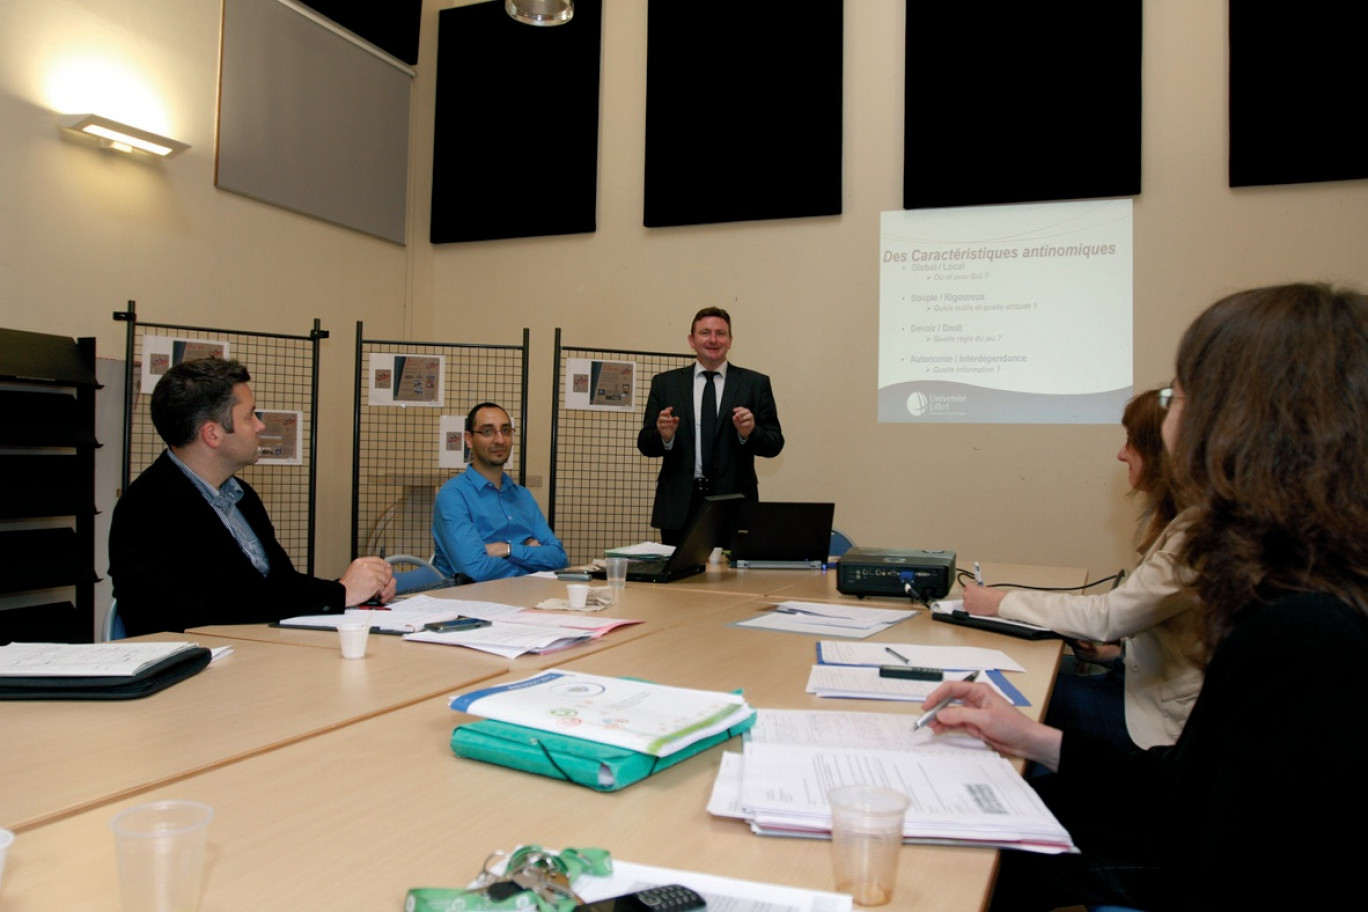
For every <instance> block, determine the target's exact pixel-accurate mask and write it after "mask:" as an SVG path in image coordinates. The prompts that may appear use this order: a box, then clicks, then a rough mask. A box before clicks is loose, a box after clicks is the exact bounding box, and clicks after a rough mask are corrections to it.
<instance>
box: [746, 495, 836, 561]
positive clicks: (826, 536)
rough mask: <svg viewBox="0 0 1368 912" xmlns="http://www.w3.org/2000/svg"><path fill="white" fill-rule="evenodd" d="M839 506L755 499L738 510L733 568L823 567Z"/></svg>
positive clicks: (829, 548) (828, 551)
mask: <svg viewBox="0 0 1368 912" xmlns="http://www.w3.org/2000/svg"><path fill="white" fill-rule="evenodd" d="M835 515H836V505H835V504H830V503H784V502H780V501H771V500H765V501H756V502H755V503H748V504H743V505H742V506H741V508H740V509H739V510H737V512H736V531H735V532H733V533H732V547H731V563H732V566H733V567H747V568H750V569H752V570H756V569H779V570H795V569H821V567H822V566H823V565H824V564H825V563H826V561H827V557H828V556H829V555H830V552H831V521H832V519H833V517H834V516H835Z"/></svg>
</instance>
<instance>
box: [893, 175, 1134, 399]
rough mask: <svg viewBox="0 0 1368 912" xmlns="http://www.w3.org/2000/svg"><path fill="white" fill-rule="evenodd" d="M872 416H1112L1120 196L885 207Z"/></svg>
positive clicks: (1127, 255) (1120, 268)
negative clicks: (1013, 203)
mask: <svg viewBox="0 0 1368 912" xmlns="http://www.w3.org/2000/svg"><path fill="white" fill-rule="evenodd" d="M881 235H882V238H881V244H880V251H879V254H880V267H879V275H880V278H879V420H880V421H887V422H956V423H1001V424H1115V423H1116V422H1118V421H1119V420H1120V419H1121V410H1122V408H1123V407H1124V406H1125V403H1126V400H1127V399H1128V398H1130V395H1131V373H1132V368H1131V259H1132V247H1131V201H1130V200H1129V199H1124V200H1092V201H1087V202H1068V203H1043V204H1038V205H1029V206H980V207H972V208H964V209H925V210H911V211H898V212H885V213H883V218H882V231H881Z"/></svg>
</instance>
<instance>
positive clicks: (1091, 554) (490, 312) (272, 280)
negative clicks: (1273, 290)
mask: <svg viewBox="0 0 1368 912" xmlns="http://www.w3.org/2000/svg"><path fill="white" fill-rule="evenodd" d="M447 5H450V4H448V3H439V2H436V0H428V2H426V3H425V5H424V6H425V9H424V17H425V18H424V36H423V50H422V59H421V61H420V67H419V77H418V80H417V82H416V84H415V110H416V112H417V116H416V117H415V124H414V133H413V138H414V143H413V152H412V156H413V162H414V167H413V172H412V175H411V178H410V182H411V185H412V188H413V189H412V197H411V225H412V228H411V232H410V239H411V243H410V246H409V247H408V248H399V247H396V246H394V245H390V244H387V243H385V242H382V241H375V240H372V239H369V238H366V237H362V236H360V235H357V234H355V233H353V232H350V231H346V230H344V229H340V228H334V227H331V226H328V225H324V224H321V223H318V222H314V221H312V220H310V219H306V218H302V217H299V216H295V215H292V214H290V213H286V212H282V211H280V210H277V209H274V208H272V207H269V206H264V205H261V204H259V203H255V202H253V201H250V200H246V199H242V198H240V197H236V196H233V195H232V194H227V193H221V192H219V191H217V190H215V189H214V188H213V130H214V98H215V84H216V66H217V34H218V15H219V9H218V3H217V2H215V0H7V2H6V3H5V4H3V5H0V127H3V131H4V135H5V137H6V139H5V142H4V143H2V144H0V174H3V175H4V178H3V180H4V183H3V195H2V196H0V308H2V309H3V318H2V319H0V323H3V325H8V326H14V327H18V328H23V329H31V330H40V331H48V332H62V333H69V334H72V335H78V334H79V335H87V334H94V335H96V336H98V337H99V344H100V348H101V350H102V352H104V353H105V354H114V353H118V352H121V351H122V342H123V334H122V327H121V326H120V325H118V324H114V323H113V322H112V321H110V318H109V312H110V311H111V310H113V309H115V308H117V307H120V306H121V304H122V302H123V301H124V300H125V299H128V298H135V299H137V300H138V302H139V311H140V313H141V314H143V316H144V318H145V319H148V320H156V321H161V322H187V323H208V324H210V325H217V324H220V323H226V324H230V325H234V326H253V327H258V328H261V329H267V330H273V331H281V332H300V331H302V330H303V329H306V328H307V326H308V325H309V322H310V321H311V320H312V318H313V317H315V316H318V317H321V318H322V319H323V321H324V325H325V326H326V327H327V328H329V329H331V330H332V331H333V338H332V340H331V341H329V342H328V343H327V344H326V346H325V355H324V365H325V378H326V379H327V384H326V385H325V391H324V395H323V402H322V404H323V407H324V418H323V425H324V427H325V428H328V431H327V432H326V433H325V436H324V444H325V446H324V449H323V452H322V454H321V456H320V470H321V471H320V475H321V479H322V492H321V493H322V497H321V499H320V516H319V519H320V522H319V533H320V535H319V544H320V549H321V551H320V569H321V570H327V571H331V572H337V571H339V570H340V569H341V567H342V565H343V564H344V563H345V557H346V554H347V540H346V533H345V530H346V528H347V526H348V524H349V521H348V517H347V512H346V511H347V504H348V501H349V483H350V466H349V464H348V459H349V456H348V454H349V447H348V446H347V437H348V435H349V433H350V417H349V415H350V401H351V400H350V393H349V392H345V391H347V390H349V389H350V384H351V380H350V373H351V350H352V349H351V346H352V341H353V339H352V337H353V334H354V333H353V330H354V323H355V320H356V319H358V318H364V319H365V320H366V321H367V334H368V335H371V334H372V327H373V328H374V334H375V335H377V336H379V335H381V334H386V335H394V336H397V337H405V338H414V339H437V340H443V341H479V342H514V341H516V340H517V338H518V333H519V332H520V330H521V328H522V327H523V326H529V327H531V329H532V344H533V356H532V357H533V366H534V373H533V386H532V395H531V414H530V416H529V428H530V431H531V433H532V438H533V439H532V440H531V449H530V454H529V455H530V463H529V469H530V471H531V473H532V474H534V475H541V476H543V477H544V476H545V474H546V470H547V433H546V428H547V422H548V406H547V403H548V401H549V399H550V392H549V389H548V384H549V381H550V362H551V354H552V341H553V333H554V329H555V327H557V326H560V327H563V328H564V329H565V330H566V342H567V344H571V345H604V346H609V347H623V348H648V349H675V348H679V349H683V347H684V336H685V334H686V332H687V328H688V317H689V315H690V314H691V313H692V312H693V310H694V309H696V308H697V307H699V306H703V305H706V304H719V305H721V306H724V307H727V308H728V309H730V310H731V312H732V315H733V318H734V320H735V332H736V335H737V342H736V345H735V347H734V349H733V354H734V357H735V360H736V361H737V363H740V364H743V365H745V366H748V367H752V368H756V369H758V370H762V371H765V372H767V373H769V374H770V375H771V376H772V377H773V379H774V384H775V390H776V395H777V397H778V402H779V409H780V415H781V417H782V419H783V422H784V429H785V432H786V435H787V437H788V441H789V443H788V447H787V449H786V450H785V452H784V454H783V455H782V456H780V457H779V458H778V459H775V460H771V461H768V462H765V463H764V464H763V465H762V466H761V489H762V495H763V496H766V497H769V498H774V499H799V498H814V497H820V498H823V499H831V500H834V501H835V502H836V503H837V522H838V524H839V525H841V526H842V527H844V528H845V529H846V530H847V531H848V532H850V533H851V534H852V535H853V536H854V537H855V538H856V540H857V541H860V542H862V543H869V544H877V545H885V546H910V547H949V548H955V549H957V550H959V551H960V553H961V555H962V556H964V557H965V558H967V559H972V558H974V557H981V558H986V559H996V560H1015V561H1026V562H1037V563H1049V562H1055V563H1068V564H1077V565H1084V566H1087V567H1088V568H1089V569H1090V570H1091V571H1092V572H1093V573H1094V574H1095V575H1103V574H1105V573H1109V572H1111V571H1113V570H1115V568H1116V567H1117V566H1120V565H1121V564H1122V563H1129V561H1130V553H1129V548H1128V545H1129V536H1130V531H1131V522H1132V507H1131V505H1130V504H1129V503H1128V502H1127V501H1126V500H1125V499H1124V497H1123V494H1124V488H1125V482H1124V478H1125V476H1124V473H1123V470H1122V468H1121V466H1120V465H1119V464H1117V463H1115V462H1114V461H1113V455H1114V453H1115V451H1116V449H1117V448H1118V446H1119V445H1120V442H1121V434H1120V432H1119V430H1118V429H1116V428H1113V427H1072V426H972V425H941V426H916V425H880V424H878V423H877V421H876V416H875V380H876V370H877V368H876V364H875V360H874V359H875V351H876V337H877V332H878V255H877V249H878V231H879V213H880V212H881V211H884V210H890V209H896V208H898V207H899V205H900V201H901V186H902V176H901V149H902V140H901V131H902V116H903V115H902V109H903V91H902V35H903V30H904V26H905V17H904V12H903V9H904V4H903V2H901V0H847V2H846V4H845V7H846V33H845V47H846V75H847V79H846V89H845V124H846V127H845V144H844V153H845V177H844V186H845V190H844V214H843V215H841V216H838V217H832V218H816V219H797V220H787V221H775V222H753V223H743V224H734V225H716V226H701V227H691V228H675V229H654V230H651V231H647V230H646V229H644V228H642V227H641V205H642V198H641V194H642V190H641V183H642V179H641V174H642V164H643V135H644V124H645V113H644V111H645V83H644V74H645V62H646V41H645V37H646V6H647V5H646V3H644V2H642V0H605V10H604V44H603V88H602V111H601V126H600V159H599V162H600V169H599V207H598V225H599V230H598V231H597V232H596V233H595V234H593V235H585V236H575V237H562V238H535V239H526V240H512V241H498V242H487V243H480V244H467V245H447V246H443V247H441V248H436V249H434V248H432V247H431V246H430V245H429V244H428V243H427V242H426V236H427V211H428V194H429V191H430V172H431V127H430V125H429V121H430V118H431V114H430V112H431V110H432V103H433V92H434V88H435V78H436V73H435V72H434V67H433V63H432V62H433V61H434V59H435V49H436V39H437V30H436V21H437V11H438V10H439V9H440V8H443V7H445V6H447ZM1225 30H1226V4H1225V3H1222V2H1219V0H1150V2H1148V3H1146V4H1145V37H1144V46H1145V58H1144V60H1145V64H1144V96H1145V109H1144V163H1143V164H1144V188H1143V193H1142V195H1141V196H1140V197H1138V198H1137V200H1136V204H1135V224H1134V230H1135V248H1136V261H1135V381H1136V384H1137V385H1139V386H1144V385H1148V384H1153V383H1158V382H1162V381H1163V380H1165V379H1167V378H1168V376H1169V374H1170V373H1171V358H1172V352H1173V347H1174V344H1175V342H1176V340H1177V338H1178V336H1179V334H1180V333H1181V331H1182V328H1183V326H1184V325H1185V324H1186V323H1187V321H1189V320H1190V319H1191V318H1192V316H1193V315H1194V314H1195V313H1196V312H1197V311H1198V310H1199V309H1200V308H1201V307H1202V306H1204V305H1205V304H1206V303H1208V302H1210V301H1211V300H1212V299H1214V298H1215V297H1217V296H1219V295H1221V294H1224V293H1226V292H1229V291H1232V290H1235V289H1238V288H1241V287H1245V286H1249V285H1254V284H1261V283H1269V282H1279V281H1287V280H1294V279H1302V278H1310V279H1325V280H1331V281H1339V282H1348V283H1352V284H1356V285H1359V286H1363V287H1368V258H1365V256H1364V251H1365V250H1368V181H1350V182H1339V183H1332V184H1323V185H1298V186H1291V187H1272V188H1258V189H1248V190H1239V191H1232V190H1230V189H1229V188H1228V187H1226V186H1225V183H1226V173H1225V158H1226V138H1225V136H1226V134H1225V106H1226V89H1225V71H1226V63H1227V57H1226V38H1225V34H1226V32H1225ZM947 37H948V39H950V40H953V38H954V36H947ZM966 40H967V41H970V42H971V38H970V37H968V36H966ZM1099 40H1100V39H1099ZM97 41H98V42H102V43H103V46H104V48H105V50H104V51H103V53H104V54H105V55H106V56H107V57H109V58H112V59H116V60H121V61H126V62H129V63H131V64H133V65H135V66H136V67H137V68H139V70H140V71H141V72H142V73H143V74H144V76H145V77H146V79H147V80H148V82H149V84H150V85H151V86H152V87H153V89H155V92H156V93H157V95H159V96H160V98H161V100H162V102H163V103H164V105H165V107H166V111H167V116H168V119H169V120H168V122H167V123H166V124H164V125H163V129H164V131H165V132H168V133H169V134H170V135H173V136H176V137H177V138H180V139H183V140H185V141H188V142H190V143H192V144H193V145H194V148H193V149H191V150H190V152H188V153H186V155H184V156H182V157H180V158H177V159H174V160H172V161H169V162H164V163H161V164H159V165H145V164H139V163H131V162H128V161H126V160H118V161H116V160H112V159H111V158H110V157H109V156H103V155H98V154H95V153H93V152H92V151H91V150H89V149H86V148H83V147H81V146H80V145H78V144H76V143H72V142H69V141H67V140H65V139H63V138H62V137H61V136H59V134H58V130H57V128H56V127H55V125H54V121H53V113H52V112H53V110H54V109H55V108H56V107H57V106H58V105H57V103H56V102H55V101H53V100H51V99H50V97H49V90H48V89H47V88H46V86H45V80H46V79H47V78H48V72H49V71H50V70H51V69H52V68H53V67H55V66H56V65H57V63H58V62H59V61H60V59H61V58H62V57H63V56H64V55H68V54H70V53H71V52H72V51H76V50H82V49H85V48H94V47H95V46H96V42H97ZM491 79H496V80H503V81H505V82H507V83H508V85H509V86H510V90H512V89H514V88H516V82H515V74H508V73H504V74H501V73H495V74H491ZM952 86H953V74H947V78H946V80H945V82H944V83H943V84H939V85H928V86H925V87H924V89H923V90H922V92H921V93H920V94H921V95H922V96H923V97H921V98H919V99H918V100H917V104H916V105H915V106H914V110H915V114H914V116H915V117H916V118H917V120H918V125H919V129H920V130H922V131H924V133H925V135H926V137H927V138H928V139H930V140H933V141H939V142H953V141H954V135H955V122H956V118H957V117H961V116H972V114H973V111H972V107H967V108H966V106H965V105H964V104H963V103H962V102H959V101H958V100H956V99H955V98H954V97H953V91H952ZM1014 88H1021V89H1023V90H1030V89H1031V88H1032V87H1029V86H1026V85H1024V84H1023V85H1022V86H1019V87H1014ZM1054 88H1057V87H1040V90H1041V91H1046V92H1048V91H1051V90H1052V89H1054ZM65 110H71V108H65ZM107 113H110V115H111V116H115V117H118V116H119V115H118V114H117V113H113V112H112V111H110V112H107ZM153 128H154V129H157V127H153ZM472 141H478V137H473V138H472ZM723 141H725V138H723ZM797 154H801V152H799V153H797ZM542 493H544V492H542Z"/></svg>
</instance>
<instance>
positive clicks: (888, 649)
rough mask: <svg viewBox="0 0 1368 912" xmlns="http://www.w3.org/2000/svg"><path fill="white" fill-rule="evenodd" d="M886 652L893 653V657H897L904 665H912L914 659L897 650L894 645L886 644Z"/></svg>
mask: <svg viewBox="0 0 1368 912" xmlns="http://www.w3.org/2000/svg"><path fill="white" fill-rule="evenodd" d="M884 652H886V653H888V654H889V655H891V656H892V657H893V658H895V659H897V660H898V661H899V662H902V663H903V664H904V665H911V664H912V660H911V659H909V658H908V657H907V656H905V655H903V654H902V653H900V652H898V651H896V650H895V649H894V648H893V647H892V646H885V647H884Z"/></svg>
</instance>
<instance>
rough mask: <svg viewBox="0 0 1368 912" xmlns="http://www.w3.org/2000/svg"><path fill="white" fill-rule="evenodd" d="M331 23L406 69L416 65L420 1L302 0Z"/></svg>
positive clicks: (421, 16) (421, 18)
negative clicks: (405, 64) (365, 41)
mask: <svg viewBox="0 0 1368 912" xmlns="http://www.w3.org/2000/svg"><path fill="white" fill-rule="evenodd" d="M302 2H303V3H304V5H305V6H308V7H310V8H312V9H314V10H317V11H318V12H320V13H322V14H323V15H324V16H327V17H328V18H329V19H331V20H332V21H333V22H336V23H337V24H338V25H340V26H342V27H343V28H345V29H347V30H348V31H350V32H352V33H353V34H355V35H359V36H360V37H362V38H364V39H366V40H367V41H369V42H370V43H371V44H373V45H375V46H376V47H378V48H380V50H382V51H384V52H385V53H387V54H392V55H393V56H395V57H397V58H398V59H400V60H402V61H404V63H407V64H409V65H410V66H412V65H414V64H416V63H417V62H418V28H419V25H420V24H421V23H422V20H423V0H384V2H383V3H377V2H375V0H302Z"/></svg>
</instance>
